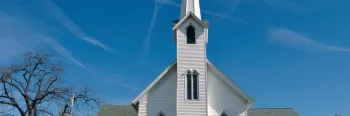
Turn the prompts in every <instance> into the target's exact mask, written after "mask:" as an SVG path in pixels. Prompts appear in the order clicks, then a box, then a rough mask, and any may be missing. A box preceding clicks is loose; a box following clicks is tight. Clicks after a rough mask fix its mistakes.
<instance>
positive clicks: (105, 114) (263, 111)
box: [97, 105, 298, 116]
mask: <svg viewBox="0 0 350 116" xmlns="http://www.w3.org/2000/svg"><path fill="white" fill-rule="evenodd" d="M97 115H98V116H137V112H136V111H135V110H134V109H133V108H132V107H131V106H129V105H103V106H101V108H100V110H99V112H98V114H97ZM248 116H298V114H297V113H296V112H295V111H294V110H293V109H292V108H253V109H249V110H248Z"/></svg>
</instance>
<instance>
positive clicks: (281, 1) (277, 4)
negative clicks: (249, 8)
mask: <svg viewBox="0 0 350 116" xmlns="http://www.w3.org/2000/svg"><path fill="white" fill-rule="evenodd" d="M263 1H264V2H265V3H266V4H267V5H269V6H271V7H273V8H275V9H279V10H282V9H285V10H290V11H293V12H298V13H303V14H304V13H306V11H305V9H302V8H301V7H300V6H299V5H298V4H296V3H295V2H293V1H291V0H263Z"/></svg>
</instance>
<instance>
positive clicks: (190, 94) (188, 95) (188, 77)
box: [186, 72, 192, 99]
mask: <svg viewBox="0 0 350 116" xmlns="http://www.w3.org/2000/svg"><path fill="white" fill-rule="evenodd" d="M186 80H187V99H192V86H191V85H192V75H191V72H188V73H187V79H186Z"/></svg>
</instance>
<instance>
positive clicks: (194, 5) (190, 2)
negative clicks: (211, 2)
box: [180, 0, 201, 19]
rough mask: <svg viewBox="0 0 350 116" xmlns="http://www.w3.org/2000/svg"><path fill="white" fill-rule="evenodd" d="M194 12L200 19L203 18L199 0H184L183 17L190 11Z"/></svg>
mask: <svg viewBox="0 0 350 116" xmlns="http://www.w3.org/2000/svg"><path fill="white" fill-rule="evenodd" d="M190 12H192V13H193V14H195V15H196V16H197V17H198V18H199V19H201V10H200V7H199V0H182V8H181V17H180V18H181V19H182V18H183V17H185V16H186V15H187V14H188V13H190Z"/></svg>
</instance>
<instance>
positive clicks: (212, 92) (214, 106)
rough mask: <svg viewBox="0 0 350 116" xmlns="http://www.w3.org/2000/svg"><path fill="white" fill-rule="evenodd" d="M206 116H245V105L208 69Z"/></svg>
mask: <svg viewBox="0 0 350 116" xmlns="http://www.w3.org/2000/svg"><path fill="white" fill-rule="evenodd" d="M207 74H208V75H207V79H208V116H219V115H220V114H221V112H222V111H225V113H226V114H227V115H228V116H245V115H244V114H245V113H244V111H245V110H246V104H245V102H244V101H243V99H242V98H241V97H239V96H237V95H236V94H235V93H234V90H233V89H232V88H230V87H229V86H227V83H225V82H224V81H223V80H222V79H220V78H219V77H218V75H217V74H215V73H214V71H213V70H212V69H211V68H210V67H208V73H207Z"/></svg>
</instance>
